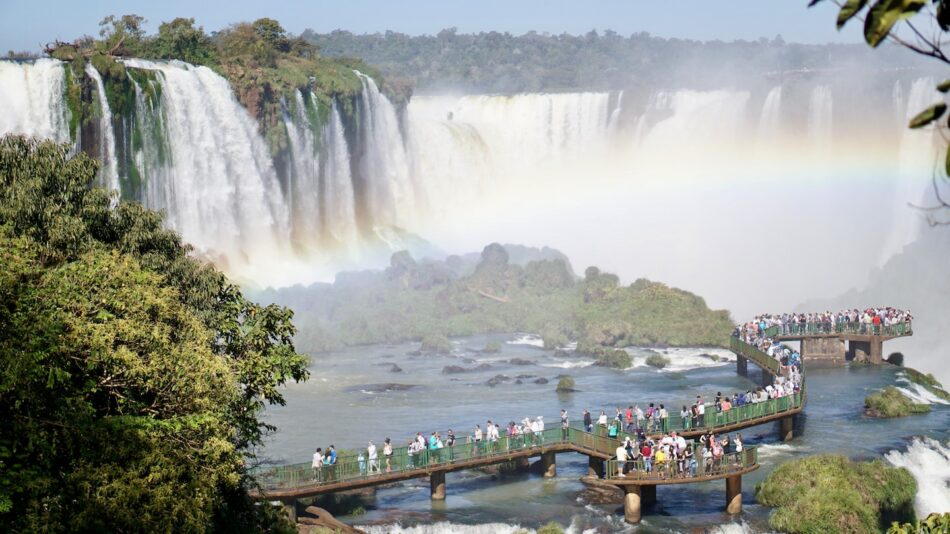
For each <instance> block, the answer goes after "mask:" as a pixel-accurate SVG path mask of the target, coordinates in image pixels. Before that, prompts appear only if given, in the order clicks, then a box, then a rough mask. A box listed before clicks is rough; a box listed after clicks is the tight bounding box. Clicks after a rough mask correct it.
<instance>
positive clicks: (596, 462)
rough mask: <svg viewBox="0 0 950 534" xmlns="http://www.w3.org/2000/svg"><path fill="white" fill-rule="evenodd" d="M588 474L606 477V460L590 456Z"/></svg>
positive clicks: (588, 458)
mask: <svg viewBox="0 0 950 534" xmlns="http://www.w3.org/2000/svg"><path fill="white" fill-rule="evenodd" d="M587 474H588V475H590V476H592V477H597V478H604V461H603V460H601V459H600V458H596V457H594V456H588V457H587Z"/></svg>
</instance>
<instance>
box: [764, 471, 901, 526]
mask: <svg viewBox="0 0 950 534" xmlns="http://www.w3.org/2000/svg"><path fill="white" fill-rule="evenodd" d="M755 493H756V499H757V500H758V501H759V503H761V504H764V505H766V506H774V507H777V510H775V511H774V512H773V513H772V515H771V516H770V517H769V526H771V527H772V528H774V529H776V530H778V531H781V532H791V533H819V532H840V533H845V534H848V533H853V534H863V533H866V532H879V531H881V530H884V529H885V528H886V527H887V526H888V525H889V524H890V523H891V522H892V521H914V519H915V517H914V508H913V502H914V496H915V495H916V493H917V482H916V481H915V480H914V477H913V476H911V474H910V473H909V472H908V471H907V470H906V469H903V468H897V467H891V466H889V465H888V464H887V463H885V462H884V461H883V460H874V461H871V462H853V461H851V460H849V459H847V458H846V457H844V456H840V455H832V454H820V455H815V456H809V457H807V458H803V459H801V460H792V461H789V462H785V463H783V464H781V465H779V466H778V467H777V468H776V469H775V470H774V471H772V473H771V474H769V476H768V478H766V479H765V480H764V481H762V482H761V483H759V484H758V485H757V486H756V488H755Z"/></svg>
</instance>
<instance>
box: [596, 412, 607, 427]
mask: <svg viewBox="0 0 950 534" xmlns="http://www.w3.org/2000/svg"><path fill="white" fill-rule="evenodd" d="M597 425H598V426H600V427H603V428H607V412H605V411H603V410H601V411H600V417H598V418H597Z"/></svg>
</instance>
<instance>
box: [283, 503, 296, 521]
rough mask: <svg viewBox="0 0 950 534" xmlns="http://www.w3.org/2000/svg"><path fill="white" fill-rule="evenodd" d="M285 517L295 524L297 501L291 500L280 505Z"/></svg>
mask: <svg viewBox="0 0 950 534" xmlns="http://www.w3.org/2000/svg"><path fill="white" fill-rule="evenodd" d="M282 504H283V506H284V512H285V513H286V514H287V517H288V518H290V520H291V521H292V522H294V523H296V522H297V499H291V500H290V501H289V502H287V501H285V502H283V503H282Z"/></svg>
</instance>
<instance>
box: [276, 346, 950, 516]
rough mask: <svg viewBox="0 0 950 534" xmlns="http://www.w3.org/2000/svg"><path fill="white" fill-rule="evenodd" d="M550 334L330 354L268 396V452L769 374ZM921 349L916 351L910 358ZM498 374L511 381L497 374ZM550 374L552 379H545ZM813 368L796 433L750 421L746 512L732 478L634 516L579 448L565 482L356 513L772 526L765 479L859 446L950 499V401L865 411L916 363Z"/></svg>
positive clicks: (290, 453)
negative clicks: (657, 359) (625, 358)
mask: <svg viewBox="0 0 950 534" xmlns="http://www.w3.org/2000/svg"><path fill="white" fill-rule="evenodd" d="M489 341H498V342H501V343H502V350H501V352H499V353H484V352H482V351H481V350H482V349H483V348H484V347H485V346H486V344H487V343H488V342H489ZM539 344H540V342H539V340H538V339H537V338H536V337H533V336H530V335H525V334H508V335H504V334H499V335H488V336H475V337H469V338H461V339H455V340H453V346H454V348H453V351H452V353H451V354H446V355H418V354H413V352H414V351H416V350H417V349H418V343H406V344H397V345H374V346H365V347H356V348H350V349H346V350H343V351H339V352H333V353H326V354H318V355H314V356H313V357H312V361H311V364H310V371H311V373H312V374H311V378H310V380H309V381H308V382H306V383H302V384H292V385H289V386H287V387H286V388H285V395H286V398H287V405H286V406H283V407H272V408H269V409H268V411H267V416H266V419H267V421H268V422H269V423H271V424H274V425H276V426H277V427H278V431H277V432H276V433H275V434H273V435H272V436H271V437H270V438H269V440H268V442H267V445H266V448H265V450H264V451H263V455H262V456H264V457H266V458H268V459H269V460H272V461H275V462H279V463H296V462H305V461H308V460H309V458H310V455H311V454H312V453H313V449H314V448H315V447H317V446H321V447H326V446H327V445H330V444H331V443H332V444H334V445H336V447H337V448H338V449H341V448H343V449H351V448H358V447H365V446H366V442H367V440H368V439H373V440H374V441H375V442H376V443H377V444H380V443H381V442H382V440H383V438H385V437H391V438H392V439H393V442H394V444H395V445H396V446H402V445H405V443H406V441H407V440H408V439H409V437H410V436H411V435H414V434H415V432H417V431H421V432H424V433H427V434H428V432H431V431H433V430H438V431H440V432H441V433H442V434H443V435H444V434H445V431H446V430H448V429H449V428H452V429H453V430H455V431H456V433H459V434H468V433H470V432H471V430H472V429H473V427H474V425H475V424H481V425H482V427H484V426H485V422H486V421H487V420H488V419H491V420H492V421H496V422H500V423H501V424H502V427H504V426H505V423H507V422H508V421H510V420H516V421H519V420H521V419H523V418H524V417H526V416H528V417H532V418H534V417H537V416H539V415H542V416H544V419H545V420H546V421H547V422H548V425H549V427H550V426H553V425H556V424H557V415H558V413H559V410H560V409H561V408H564V409H566V410H567V411H568V413H569V415H570V416H571V417H572V418H575V419H579V418H580V417H581V414H582V411H583V410H584V409H585V408H586V409H589V410H590V411H591V413H592V414H593V415H594V418H595V419H596V416H597V415H598V414H599V413H600V410H606V411H607V413H608V415H612V414H613V412H614V408H615V407H617V406H621V407H626V406H627V405H628V404H631V403H639V404H640V406H641V407H644V408H645V406H646V405H647V404H648V403H650V402H654V403H664V404H666V406H667V408H668V409H669V410H670V412H671V413H678V412H679V408H680V407H681V406H682V405H683V404H687V403H689V402H691V400H692V399H694V398H695V396H696V395H697V394H698V393H703V394H704V396H705V397H706V398H710V397H712V396H714V395H715V394H716V392H717V391H722V392H723V393H729V394H731V393H734V392H737V391H745V390H746V389H749V388H751V387H753V386H754V385H755V382H754V379H756V378H757V376H756V375H757V372H752V369H753V368H754V366H750V378H749V379H747V378H745V377H741V376H738V375H737V374H736V367H735V356H734V355H733V354H732V353H730V352H728V351H725V350H722V349H713V348H706V349H704V348H695V349H669V351H668V352H669V357H670V358H671V360H672V361H673V364H672V365H671V366H669V367H668V368H666V369H663V370H657V369H654V368H652V367H649V366H647V365H645V359H646V356H647V355H648V354H649V352H648V351H646V350H644V349H636V348H634V349H629V350H630V351H631V352H632V354H633V355H634V365H633V367H631V368H630V369H626V370H622V371H621V370H614V369H606V368H601V367H595V366H592V365H590V364H591V363H592V362H591V360H586V359H583V358H580V357H568V358H565V357H558V356H556V355H555V354H554V351H549V350H544V349H542V348H540V346H538V345H539ZM703 354H709V355H715V356H716V357H718V360H719V361H714V360H715V358H710V357H709V356H705V355H703ZM511 360H525V361H527V362H530V364H526V363H525V362H524V361H516V363H511ZM913 361H914V358H913V355H910V357H909V362H908V363H911V364H912V363H913ZM482 364H487V365H488V367H487V368H482V369H476V370H471V371H468V372H465V373H459V374H445V373H443V369H444V368H445V367H446V366H450V365H454V366H460V367H463V368H466V369H473V368H476V367H478V366H480V365H482ZM394 368H398V369H400V370H399V371H398V372H394ZM561 374H569V375H571V376H572V377H573V378H574V379H575V381H576V389H577V390H578V391H576V392H574V393H568V394H559V393H557V392H555V385H556V384H557V377H558V376H559V375H561ZM498 375H505V376H506V377H508V379H507V380H505V379H500V380H498V383H497V385H496V386H494V387H492V386H490V385H488V381H489V380H490V379H491V378H493V377H496V376H498ZM519 377H521V378H520V379H519ZM538 378H544V379H546V380H547V381H548V382H547V383H546V384H538V383H535V381H536V380H537V379H538ZM518 380H520V381H521V383H516V382H517V381H518ZM807 380H808V405H807V407H806V409H805V412H804V413H803V414H802V415H800V416H799V417H798V418H797V420H796V426H795V436H796V437H795V439H794V440H792V441H791V442H787V443H782V442H780V441H778V425H777V423H771V424H767V425H762V426H759V427H754V428H750V429H747V430H746V431H745V432H743V438H744V441H745V442H746V443H747V444H752V445H759V446H760V449H759V460H760V463H761V464H762V468H760V469H759V470H758V471H756V472H754V473H752V474H750V475H747V476H745V477H744V478H743V512H742V515H741V517H736V518H732V517H730V516H729V515H727V514H725V512H724V510H723V509H724V505H725V484H724V483H723V482H722V481H716V482H708V483H704V484H692V485H686V486H669V487H659V488H658V490H657V504H656V505H655V506H654V507H653V508H652V509H651V508H647V509H645V510H644V512H645V513H644V519H643V521H642V523H640V525H638V526H637V527H631V526H628V525H626V524H625V523H624V522H623V517H622V507H621V505H620V504H616V505H597V504H590V503H588V502H587V501H586V500H585V497H584V495H583V493H582V492H583V490H584V488H585V486H584V485H583V484H582V483H581V482H580V481H579V478H580V477H581V476H583V475H584V474H586V471H587V458H586V457H584V456H582V455H579V454H573V453H568V454H561V455H558V457H557V471H558V476H557V477H556V478H554V479H543V478H542V477H541V476H540V475H536V474H530V473H513V474H503V475H490V474H486V473H482V472H478V471H463V472H458V473H450V474H449V475H448V476H447V484H446V487H447V496H446V500H445V501H444V502H433V501H431V500H430V498H429V486H428V482H427V480H426V479H417V480H411V481H408V482H405V483H402V484H398V485H396V486H394V487H389V488H386V489H380V490H379V491H377V492H376V494H375V496H374V497H371V498H369V499H368V500H367V501H366V512H365V513H364V514H362V515H359V516H356V517H341V518H340V519H342V520H343V521H345V522H347V523H349V524H352V525H356V526H360V528H364V529H367V530H369V531H370V532H380V533H382V532H407V533H408V532H411V533H419V534H424V533H448V532H453V533H454V532H459V533H471V534H476V533H488V532H492V533H495V532H515V531H517V530H518V529H519V528H527V529H534V528H537V527H539V526H540V525H543V524H545V523H547V522H549V521H557V522H559V523H561V524H562V525H565V526H568V525H570V531H572V532H618V531H625V530H630V531H632V530H636V531H637V532H696V531H698V532H703V531H724V532H765V531H768V525H767V520H768V514H769V511H770V509H769V508H766V507H763V506H759V505H757V504H755V497H754V490H755V484H756V483H757V482H759V481H761V480H762V479H763V478H765V476H767V475H768V473H769V472H770V471H771V470H772V469H773V468H774V467H775V466H776V465H778V464H779V463H781V462H783V461H785V460H789V459H792V458H795V457H800V456H804V455H809V454H814V453H819V452H833V453H841V454H845V455H847V456H850V457H852V458H877V457H881V456H883V455H887V457H888V459H890V460H891V461H892V462H894V463H898V464H899V465H903V466H905V467H908V468H909V469H911V472H912V473H913V474H914V475H915V477H916V478H917V479H918V485H919V486H920V487H923V488H927V491H924V492H921V493H920V495H919V496H918V500H917V510H918V514H920V513H921V512H927V511H928V510H930V511H934V510H938V509H942V510H944V511H946V510H950V489H948V487H950V430H948V429H950V406H947V405H942V404H936V403H935V404H933V406H932V408H933V409H932V411H931V413H929V414H927V415H920V416H914V417H906V418H901V419H892V420H875V419H870V418H866V417H864V416H862V409H863V400H864V397H865V396H866V395H867V394H868V393H869V392H871V391H873V390H875V389H877V388H880V387H883V386H885V385H890V384H896V385H904V384H903V382H902V381H901V374H900V369H899V368H896V367H892V366H887V365H885V366H881V367H858V366H855V367H845V368H824V369H821V368H814V369H809V370H808V372H807ZM394 385H395V386H394ZM409 386H411V387H409Z"/></svg>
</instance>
